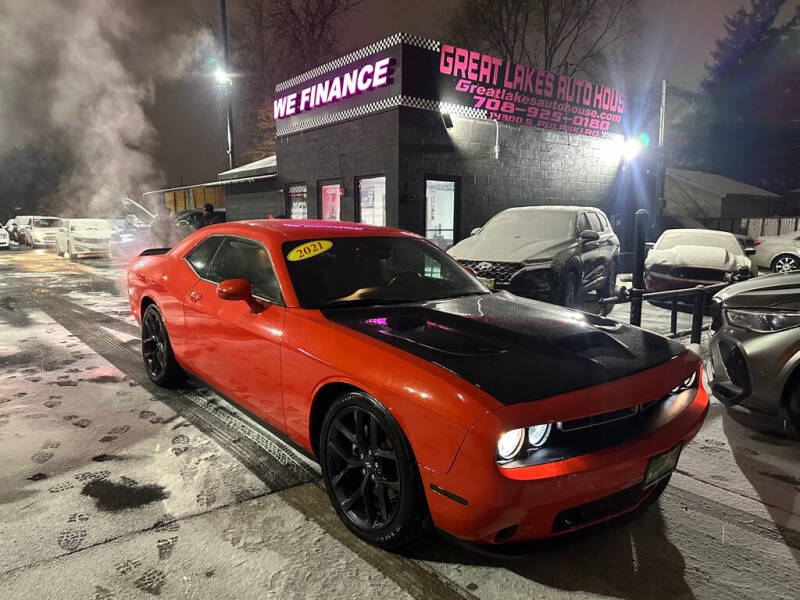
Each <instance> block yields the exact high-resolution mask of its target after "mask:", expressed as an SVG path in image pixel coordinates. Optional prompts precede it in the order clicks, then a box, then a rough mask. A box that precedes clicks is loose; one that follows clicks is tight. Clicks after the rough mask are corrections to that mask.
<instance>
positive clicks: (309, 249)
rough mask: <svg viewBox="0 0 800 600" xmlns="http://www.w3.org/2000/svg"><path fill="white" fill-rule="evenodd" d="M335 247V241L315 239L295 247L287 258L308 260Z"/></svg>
mask: <svg viewBox="0 0 800 600" xmlns="http://www.w3.org/2000/svg"><path fill="white" fill-rule="evenodd" d="M332 247H333V242H331V241H330V240H314V241H313V242H306V243H305V244H300V245H299V246H297V248H295V249H293V250H292V251H291V252H289V254H287V255H286V260H291V261H293V262H294V261H298V260H306V259H307V258H312V257H314V256H318V255H320V254H322V253H323V252H327V251H328V250H330V249H331V248H332Z"/></svg>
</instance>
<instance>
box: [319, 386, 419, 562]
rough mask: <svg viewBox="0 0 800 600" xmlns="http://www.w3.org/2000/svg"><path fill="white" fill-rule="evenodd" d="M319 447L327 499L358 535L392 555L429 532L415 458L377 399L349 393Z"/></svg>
mask: <svg viewBox="0 0 800 600" xmlns="http://www.w3.org/2000/svg"><path fill="white" fill-rule="evenodd" d="M318 447H319V458H320V465H321V466H322V476H323V479H324V481H325V488H326V490H327V491H328V497H329V498H330V500H331V504H332V505H333V508H334V510H335V511H336V514H337V515H338V516H339V518H340V519H341V520H342V522H343V523H344V524H345V525H346V526H347V528H348V529H350V531H352V532H353V533H354V534H355V535H357V536H358V537H360V538H361V539H363V540H365V541H367V542H369V543H370V544H372V545H374V546H377V547H379V548H383V549H391V548H398V547H401V546H404V545H407V544H408V543H409V542H411V541H412V540H414V539H416V538H417V537H419V536H421V535H422V534H423V533H424V532H425V531H426V530H427V529H428V527H429V525H430V515H429V512H428V505H427V501H426V500H425V493H424V491H423V488H422V481H421V479H420V475H419V471H418V469H417V462H416V459H415V458H414V453H413V451H412V450H411V446H410V445H409V443H408V440H407V439H406V437H405V435H404V434H403V431H402V429H401V428H400V426H399V425H398V424H397V422H396V421H395V420H394V418H393V417H392V415H391V414H390V413H389V411H388V410H386V408H385V407H383V406H382V405H381V404H380V403H378V402H377V401H375V399H373V398H372V397H370V396H368V395H367V394H364V393H362V392H349V393H346V394H344V395H342V396H341V397H339V398H338V399H337V400H336V401H334V403H333V404H332V405H331V407H330V409H329V410H328V412H327V413H326V414H325V419H324V420H323V423H322V428H321V432H320V439H319V446H318Z"/></svg>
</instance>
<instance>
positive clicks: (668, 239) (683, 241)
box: [653, 229, 744, 254]
mask: <svg viewBox="0 0 800 600" xmlns="http://www.w3.org/2000/svg"><path fill="white" fill-rule="evenodd" d="M675 246H707V247H709V248H722V249H724V250H727V251H728V252H730V253H731V254H744V252H743V251H742V247H741V245H740V244H739V242H738V241H737V240H736V237H734V235H733V234H732V233H729V234H727V235H726V234H724V233H722V232H719V231H709V230H707V229H690V230H683V231H665V232H664V233H663V234H662V235H661V237H660V238H658V242H656V245H655V246H654V247H653V248H654V249H655V250H671V249H672V248H674V247H675Z"/></svg>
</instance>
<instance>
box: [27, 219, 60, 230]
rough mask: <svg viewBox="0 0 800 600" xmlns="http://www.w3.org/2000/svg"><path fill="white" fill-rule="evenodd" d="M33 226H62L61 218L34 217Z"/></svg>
mask: <svg viewBox="0 0 800 600" xmlns="http://www.w3.org/2000/svg"><path fill="white" fill-rule="evenodd" d="M33 226H34V227H43V228H49V227H61V219H51V218H46V219H34V220H33Z"/></svg>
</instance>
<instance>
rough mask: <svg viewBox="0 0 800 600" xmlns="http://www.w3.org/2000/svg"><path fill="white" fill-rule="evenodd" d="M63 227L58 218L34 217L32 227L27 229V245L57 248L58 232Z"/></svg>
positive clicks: (31, 222)
mask: <svg viewBox="0 0 800 600" xmlns="http://www.w3.org/2000/svg"><path fill="white" fill-rule="evenodd" d="M59 227H61V219H59V218H58V217H33V218H32V219H31V221H30V227H26V228H25V230H24V231H25V245H26V246H33V247H34V248H35V247H37V246H55V245H56V232H57V231H58V228H59Z"/></svg>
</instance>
